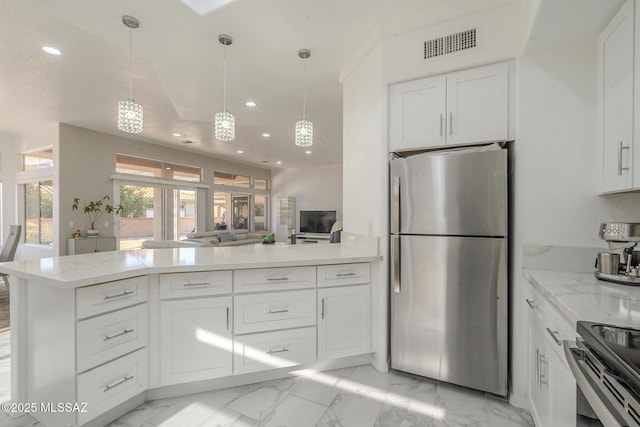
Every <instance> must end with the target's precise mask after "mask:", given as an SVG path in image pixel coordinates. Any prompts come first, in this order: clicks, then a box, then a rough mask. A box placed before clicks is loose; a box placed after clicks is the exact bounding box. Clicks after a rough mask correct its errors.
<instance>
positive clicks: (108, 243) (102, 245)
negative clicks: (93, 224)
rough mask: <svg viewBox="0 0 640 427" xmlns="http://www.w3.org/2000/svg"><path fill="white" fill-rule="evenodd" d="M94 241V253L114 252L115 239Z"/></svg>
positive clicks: (103, 238)
mask: <svg viewBox="0 0 640 427" xmlns="http://www.w3.org/2000/svg"><path fill="white" fill-rule="evenodd" d="M97 239H98V240H97V241H96V252H107V251H115V250H116V238H115V237H98V238H97Z"/></svg>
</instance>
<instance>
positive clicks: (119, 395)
mask: <svg viewBox="0 0 640 427" xmlns="http://www.w3.org/2000/svg"><path fill="white" fill-rule="evenodd" d="M76 380H77V386H78V395H77V401H78V402H87V412H86V413H82V412H80V413H78V424H83V423H86V422H87V421H89V420H91V419H93V418H95V417H97V416H98V415H100V414H103V413H104V412H106V411H108V410H109V409H111V408H113V407H115V406H117V405H119V404H121V403H122V402H124V401H126V400H128V399H130V398H132V397H134V396H136V395H137V394H138V393H141V392H143V391H145V390H146V389H147V386H148V375H147V349H146V348H143V349H140V350H138V351H136V352H134V353H131V354H128V355H126V356H124V357H121V358H120V359H116V360H114V361H113V362H109V363H107V364H106V365H102V366H100V367H98V368H95V369H92V370H91V371H88V372H85V373H83V374H80V375H78V376H77V379H76Z"/></svg>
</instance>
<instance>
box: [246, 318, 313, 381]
mask: <svg viewBox="0 0 640 427" xmlns="http://www.w3.org/2000/svg"><path fill="white" fill-rule="evenodd" d="M233 346H234V350H233V373H234V374H246V373H249V372H257V371H264V370H267V369H277V368H284V367H287V366H294V365H302V364H305V363H310V362H313V361H314V360H316V328H315V327H310V328H300V329H290V330H287V331H276V332H263V333H260V334H249V335H242V336H236V337H235V340H234V343H233Z"/></svg>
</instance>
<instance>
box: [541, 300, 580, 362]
mask: <svg viewBox="0 0 640 427" xmlns="http://www.w3.org/2000/svg"><path fill="white" fill-rule="evenodd" d="M546 319H547V325H546V326H545V334H546V338H547V341H548V342H549V348H553V349H554V351H555V352H556V353H557V355H558V357H559V358H560V360H561V361H562V362H563V364H564V365H565V366H566V368H567V369H569V365H567V361H566V359H565V355H564V349H563V347H562V341H565V340H569V341H575V340H576V336H577V335H578V333H577V332H576V326H575V325H572V324H571V322H569V320H567V319H566V318H565V317H564V316H563V315H562V314H561V313H560V311H559V310H558V309H557V308H556V307H555V306H554V305H552V304H551V303H550V302H547V308H546Z"/></svg>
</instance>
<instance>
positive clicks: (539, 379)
mask: <svg viewBox="0 0 640 427" xmlns="http://www.w3.org/2000/svg"><path fill="white" fill-rule="evenodd" d="M536 297H537V295H535V294H530V297H529V300H528V301H527V303H528V304H529V308H528V336H529V337H528V341H529V364H528V367H529V368H528V371H529V372H528V378H529V399H530V401H531V402H530V403H531V415H532V416H533V419H534V421H535V425H536V426H538V427H548V426H549V389H548V382H549V381H548V375H549V364H548V356H547V349H546V338H545V336H544V335H543V333H542V331H543V328H544V320H543V319H544V316H543V312H542V310H541V307H542V301H541V300H539V299H538V298H536ZM574 408H575V406H574Z"/></svg>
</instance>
